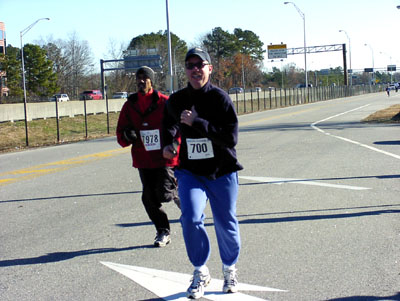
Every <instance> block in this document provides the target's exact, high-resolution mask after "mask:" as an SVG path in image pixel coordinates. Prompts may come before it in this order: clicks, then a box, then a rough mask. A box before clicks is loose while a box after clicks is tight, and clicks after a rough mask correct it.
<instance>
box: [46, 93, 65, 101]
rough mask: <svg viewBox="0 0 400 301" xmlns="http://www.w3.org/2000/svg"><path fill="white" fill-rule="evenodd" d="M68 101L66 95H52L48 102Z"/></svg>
mask: <svg viewBox="0 0 400 301" xmlns="http://www.w3.org/2000/svg"><path fill="white" fill-rule="evenodd" d="M56 99H57V101H58V102H60V101H69V97H68V94H54V95H53V96H52V97H50V98H49V101H56Z"/></svg>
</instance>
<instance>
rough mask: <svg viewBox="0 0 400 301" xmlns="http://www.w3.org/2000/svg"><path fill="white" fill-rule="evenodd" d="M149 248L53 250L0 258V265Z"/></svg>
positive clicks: (146, 246) (38, 262)
mask: <svg viewBox="0 0 400 301" xmlns="http://www.w3.org/2000/svg"><path fill="white" fill-rule="evenodd" d="M149 248H154V246H153V245H145V246H135V247H126V248H99V249H89V250H81V251H71V252H54V253H48V254H46V255H42V256H38V257H31V258H18V259H9V260H1V261H0V267H9V266H17V265H32V264H43V263H51V262H58V261H64V260H69V259H72V258H74V257H78V256H86V255H92V254H103V253H112V252H123V251H132V250H137V249H149Z"/></svg>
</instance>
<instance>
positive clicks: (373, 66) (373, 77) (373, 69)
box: [364, 44, 375, 81]
mask: <svg viewBox="0 0 400 301" xmlns="http://www.w3.org/2000/svg"><path fill="white" fill-rule="evenodd" d="M364 46H368V47H369V49H371V54H372V80H373V81H375V64H374V50H373V49H372V47H371V45H369V44H364Z"/></svg>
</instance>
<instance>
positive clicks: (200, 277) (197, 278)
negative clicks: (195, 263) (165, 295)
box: [186, 268, 211, 299]
mask: <svg viewBox="0 0 400 301" xmlns="http://www.w3.org/2000/svg"><path fill="white" fill-rule="evenodd" d="M210 281H211V276H210V273H209V271H208V269H207V268H206V271H203V272H201V271H198V270H194V272H193V278H192V283H191V284H190V286H189V288H188V289H187V292H186V296H187V297H188V298H190V299H199V298H201V297H203V296H204V288H205V287H206V286H207V285H208V284H209V283H210Z"/></svg>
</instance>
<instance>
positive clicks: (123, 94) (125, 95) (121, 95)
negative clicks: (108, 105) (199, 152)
mask: <svg viewBox="0 0 400 301" xmlns="http://www.w3.org/2000/svg"><path fill="white" fill-rule="evenodd" d="M112 98H128V92H115V93H114V94H113V96H112Z"/></svg>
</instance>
